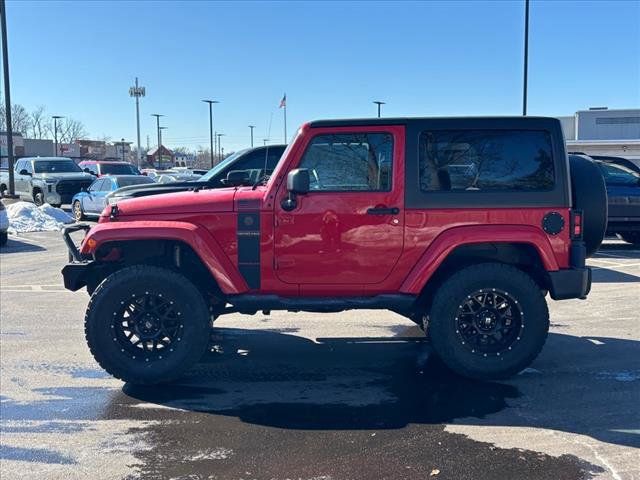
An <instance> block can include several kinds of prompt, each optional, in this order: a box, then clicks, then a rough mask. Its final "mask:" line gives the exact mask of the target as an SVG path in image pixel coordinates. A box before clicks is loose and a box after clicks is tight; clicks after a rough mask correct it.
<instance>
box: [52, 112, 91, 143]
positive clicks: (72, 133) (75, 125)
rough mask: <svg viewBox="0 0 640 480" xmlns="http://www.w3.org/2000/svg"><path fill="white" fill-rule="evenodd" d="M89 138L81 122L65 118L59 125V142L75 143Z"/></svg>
mask: <svg viewBox="0 0 640 480" xmlns="http://www.w3.org/2000/svg"><path fill="white" fill-rule="evenodd" d="M86 136H87V131H86V130H85V128H84V124H83V123H82V122H81V121H80V120H75V119H73V118H64V119H62V121H61V122H60V123H59V124H58V142H60V143H73V142H75V141H76V140H80V139H83V138H85V137H86Z"/></svg>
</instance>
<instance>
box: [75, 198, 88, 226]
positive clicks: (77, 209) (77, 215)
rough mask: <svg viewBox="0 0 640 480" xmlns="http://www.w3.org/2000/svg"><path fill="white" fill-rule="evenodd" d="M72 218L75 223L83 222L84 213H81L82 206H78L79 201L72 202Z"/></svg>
mask: <svg viewBox="0 0 640 480" xmlns="http://www.w3.org/2000/svg"><path fill="white" fill-rule="evenodd" d="M73 216H74V218H75V219H76V222H81V221H82V220H84V219H85V218H87V217H85V215H84V212H83V211H82V205H81V204H80V200H76V201H75V202H73Z"/></svg>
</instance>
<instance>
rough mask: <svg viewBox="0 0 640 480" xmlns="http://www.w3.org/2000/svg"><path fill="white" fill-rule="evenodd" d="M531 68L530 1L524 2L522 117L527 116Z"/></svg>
mask: <svg viewBox="0 0 640 480" xmlns="http://www.w3.org/2000/svg"><path fill="white" fill-rule="evenodd" d="M528 67H529V0H524V85H523V89H522V115H523V116H525V117H526V116H527V76H528Z"/></svg>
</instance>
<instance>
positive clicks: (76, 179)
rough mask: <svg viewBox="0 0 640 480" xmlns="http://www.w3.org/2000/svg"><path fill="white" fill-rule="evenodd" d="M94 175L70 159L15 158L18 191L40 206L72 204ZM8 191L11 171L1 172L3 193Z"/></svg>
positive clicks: (93, 178)
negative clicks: (84, 170) (72, 200)
mask: <svg viewBox="0 0 640 480" xmlns="http://www.w3.org/2000/svg"><path fill="white" fill-rule="evenodd" d="M93 180H95V177H94V176H93V175H91V174H89V173H85V172H83V171H82V169H80V167H79V166H78V165H77V164H76V162H74V161H73V160H72V159H71V158H67V157H28V158H20V159H18V160H16V162H15V166H14V182H15V193H16V195H17V196H19V197H20V199H21V200H26V201H28V202H34V203H35V204H36V205H38V206H40V205H43V204H45V203H49V204H51V205H53V206H56V207H59V206H60V205H62V204H63V203H70V202H71V198H72V197H73V196H74V195H75V194H76V193H78V192H80V191H81V190H82V189H83V188H85V189H86V188H88V187H89V185H91V183H92V182H93ZM8 190H9V172H8V171H7V170H2V171H0V193H2V194H3V195H4V193H5V192H6V191H8Z"/></svg>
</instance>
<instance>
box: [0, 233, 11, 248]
mask: <svg viewBox="0 0 640 480" xmlns="http://www.w3.org/2000/svg"><path fill="white" fill-rule="evenodd" d="M7 241H9V234H8V233H7V232H0V247H4V246H5V245H6V244H7Z"/></svg>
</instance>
